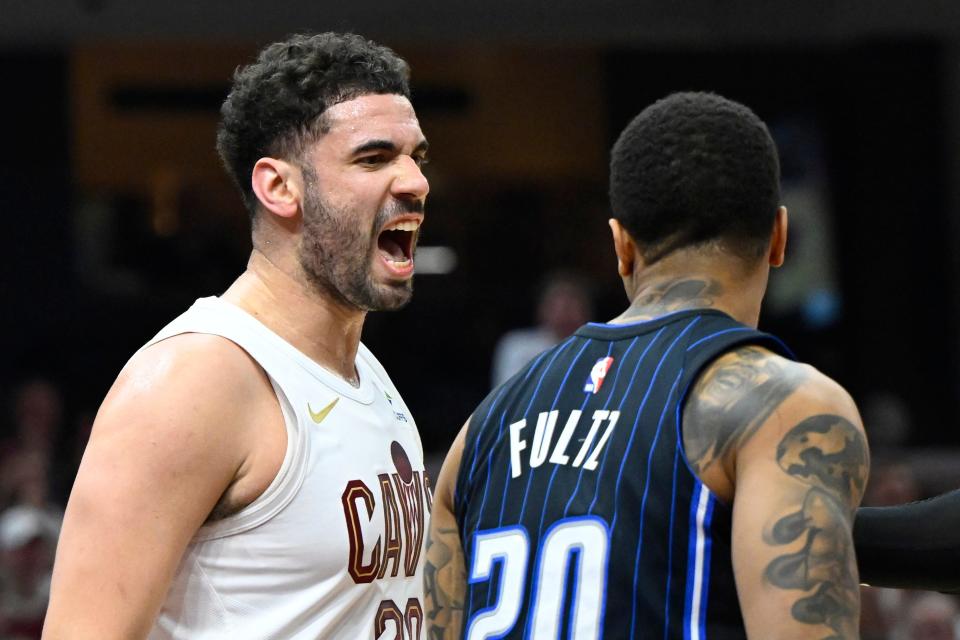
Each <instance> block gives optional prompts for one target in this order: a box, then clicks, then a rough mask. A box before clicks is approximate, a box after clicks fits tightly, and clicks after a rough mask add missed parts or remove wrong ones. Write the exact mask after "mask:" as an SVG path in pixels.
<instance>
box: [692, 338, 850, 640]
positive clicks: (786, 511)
mask: <svg viewBox="0 0 960 640" xmlns="http://www.w3.org/2000/svg"><path fill="white" fill-rule="evenodd" d="M683 428H684V442H685V445H686V448H687V451H688V457H689V458H690V460H691V463H692V465H693V466H694V469H695V470H696V471H697V473H698V474H699V475H700V477H701V479H702V480H703V481H704V483H705V484H706V485H707V486H708V487H710V489H711V490H713V491H714V493H716V494H717V495H718V496H719V497H720V498H721V499H722V500H724V501H726V502H728V503H729V502H732V503H733V532H732V546H733V568H734V574H735V579H736V582H737V592H738V595H739V598H740V603H741V609H742V611H743V616H744V622H745V624H746V627H747V633H748V635H749V637H751V638H764V639H767V638H786V637H788V638H811V639H812V638H816V639H818V640H822V639H824V638H830V639H841V638H842V639H847V638H858V637H859V635H858V631H857V627H858V621H859V606H860V605H859V589H858V577H857V568H856V562H855V558H854V552H853V542H852V525H853V514H854V510H855V509H856V507H857V505H858V504H859V502H860V499H861V497H862V494H863V489H864V486H865V483H866V478H867V472H868V469H869V456H868V452H867V446H866V439H865V437H864V435H863V428H862V425H861V423H860V418H859V415H858V413H857V410H856V407H855V406H854V404H853V402H852V400H850V398H849V396H848V395H847V394H846V392H845V391H844V390H843V389H842V388H841V387H839V386H838V385H837V384H836V383H834V382H833V381H832V380H830V379H829V378H826V377H825V376H823V375H822V374H820V373H818V372H817V371H816V370H814V369H812V368H811V367H807V366H805V365H800V364H797V363H793V362H790V361H788V360H786V359H784V358H781V357H779V356H776V355H774V354H772V353H770V352H769V351H766V350H764V349H760V348H756V347H744V348H741V349H738V350H736V351H734V352H732V353H729V354H726V355H725V356H723V357H722V358H720V359H718V360H717V361H716V362H715V363H714V364H712V365H711V366H710V367H709V368H708V369H707V370H706V371H705V372H704V374H703V375H702V376H701V379H700V381H699V382H698V384H697V385H696V386H695V388H694V390H693V392H692V394H691V396H690V398H689V399H688V402H687V406H686V410H685V413H684V424H683Z"/></svg>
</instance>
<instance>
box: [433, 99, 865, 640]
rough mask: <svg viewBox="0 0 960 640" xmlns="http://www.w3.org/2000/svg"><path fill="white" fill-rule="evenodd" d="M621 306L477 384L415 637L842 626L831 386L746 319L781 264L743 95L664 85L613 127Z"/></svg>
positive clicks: (681, 634) (843, 470)
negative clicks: (509, 372) (506, 373)
mask: <svg viewBox="0 0 960 640" xmlns="http://www.w3.org/2000/svg"><path fill="white" fill-rule="evenodd" d="M610 185H611V186H610V196H611V204H612V210H613V219H611V220H610V222H609V224H610V227H611V229H612V232H613V244H614V249H615V251H616V255H617V260H618V271H619V274H620V276H621V277H622V278H623V282H624V285H625V288H626V292H627V295H628V297H629V299H630V306H629V308H628V309H627V310H626V311H624V312H623V314H621V315H620V316H619V317H617V318H615V319H614V320H613V321H611V322H610V323H607V324H592V323H591V324H588V325H586V326H584V327H582V328H581V329H580V330H578V331H577V332H576V334H575V335H573V336H572V337H571V338H570V339H568V340H567V341H565V342H563V343H561V344H560V345H558V346H557V347H555V348H553V349H550V350H549V351H547V352H545V353H543V354H542V355H541V356H539V357H537V358H536V359H534V360H533V361H532V362H531V363H530V364H528V365H527V366H526V368H525V369H523V370H522V371H521V372H520V373H519V374H517V375H516V376H515V377H514V378H512V379H511V380H510V381H508V382H507V383H505V384H504V385H503V386H501V387H499V388H497V389H495V390H494V391H493V392H492V393H491V394H490V395H489V396H488V397H487V398H486V399H485V400H484V401H483V402H482V403H481V404H480V406H479V407H478V408H477V409H476V411H475V412H474V413H473V415H472V416H471V418H470V419H469V421H468V422H467V424H466V425H465V426H464V428H463V429H462V431H461V432H460V434H459V435H458V437H457V439H456V442H455V443H454V446H453V448H452V450H451V452H450V453H449V455H448V457H447V460H446V462H445V464H444V467H443V470H442V472H441V474H440V478H439V481H438V485H437V488H436V496H435V502H434V509H433V517H432V525H431V531H430V538H429V542H428V545H429V546H428V550H427V566H426V571H425V574H424V575H425V591H426V602H427V619H428V623H429V624H430V625H431V627H430V633H429V636H428V637H430V638H456V637H465V638H469V639H470V640H477V639H480V638H537V639H539V638H557V637H563V638H568V637H569V638H576V639H577V640H586V639H592V638H601V637H605V638H655V639H658V640H659V639H661V638H663V639H671V638H675V639H678V640H680V639H683V640H688V639H689V640H696V639H698V638H710V639H712V640H717V639H726V638H745V637H749V638H754V639H755V638H761V639H769V638H787V637H789V638H816V639H818V640H822V639H823V638H832V639H838V638H843V639H848V638H857V637H858V632H857V627H858V616H859V590H858V576H857V567H856V562H855V558H854V552H853V546H852V541H851V529H852V523H853V514H854V511H855V510H856V508H857V505H858V504H859V501H860V498H861V495H862V493H863V489H864V484H865V482H866V478H867V474H868V470H869V457H868V450H867V443H866V440H865V438H864V434H863V428H862V425H861V421H860V417H859V415H858V412H857V409H856V407H855V405H854V403H853V401H852V400H851V398H850V396H849V395H848V394H847V393H846V392H845V391H844V390H843V389H842V388H841V387H840V386H839V385H838V384H836V383H835V382H834V381H833V380H831V379H829V378H827V377H826V376H824V375H823V374H821V373H820V372H818V371H817V370H815V369H814V368H812V367H810V366H807V365H804V364H800V363H798V362H795V361H794V360H793V359H792V358H791V357H790V354H789V352H788V351H787V349H786V347H784V346H783V345H782V344H781V343H780V342H779V341H777V340H776V339H775V338H773V337H772V336H769V335H767V334H764V333H760V332H758V331H757V330H756V329H755V327H756V325H757V320H758V316H759V313H760V304H761V300H762V298H763V295H764V291H765V289H766V286H767V278H768V274H769V269H770V267H771V266H774V267H775V266H778V265H780V264H781V262H782V261H783V257H784V248H785V245H786V238H787V212H786V210H785V209H784V208H783V207H780V206H779V169H778V160H777V155H776V150H775V147H774V144H773V141H772V140H771V138H770V135H769V132H768V131H767V128H766V126H765V125H764V124H763V123H762V122H761V121H760V120H759V119H758V118H757V117H756V116H755V115H754V114H753V113H752V112H751V111H750V110H749V109H747V108H746V107H744V106H743V105H740V104H737V103H734V102H731V101H729V100H726V99H724V98H721V97H719V96H716V95H713V94H705V93H684V94H674V95H671V96H669V97H667V98H665V99H663V100H661V101H659V102H657V103H656V104H654V105H652V106H650V107H648V108H647V109H645V110H644V111H643V112H642V113H641V114H640V115H639V116H637V117H636V119H634V120H633V122H631V123H630V125H629V126H628V127H627V128H626V130H625V131H624V132H623V133H622V134H621V136H620V139H619V140H618V142H617V143H616V145H615V147H614V149H613V153H612V161H611V182H610Z"/></svg>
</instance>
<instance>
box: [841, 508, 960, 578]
mask: <svg viewBox="0 0 960 640" xmlns="http://www.w3.org/2000/svg"><path fill="white" fill-rule="evenodd" d="M853 541H854V544H855V545H856V549H857V564H858V566H859V568H860V579H861V580H862V581H863V582H865V583H866V584H869V585H873V586H876V587H892V588H898V589H931V590H937V591H952V592H960V490H957V491H952V492H950V493H947V494H944V495H941V496H937V497H936V498H931V499H930V500H924V501H923V502H911V503H910V504H905V505H900V506H896V507H867V508H862V509H859V510H858V511H857V519H856V522H855V523H854V528H853Z"/></svg>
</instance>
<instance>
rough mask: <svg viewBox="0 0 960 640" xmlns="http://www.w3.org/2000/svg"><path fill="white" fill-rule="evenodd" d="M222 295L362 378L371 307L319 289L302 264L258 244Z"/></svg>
mask: <svg viewBox="0 0 960 640" xmlns="http://www.w3.org/2000/svg"><path fill="white" fill-rule="evenodd" d="M222 297H223V299H224V300H227V301H228V302H230V303H232V304H235V305H236V306H238V307H240V308H241V309H243V310H244V311H246V312H247V313H249V314H250V315H252V316H254V317H255V318H256V319H257V320H259V321H260V322H262V323H263V324H264V325H265V326H266V327H267V328H268V329H270V330H271V331H273V332H274V333H276V334H277V335H279V336H280V337H281V338H283V339H284V340H286V341H287V342H289V343H290V344H292V345H293V346H294V347H296V348H297V349H299V350H300V351H302V352H303V353H304V354H306V355H307V356H308V357H309V358H311V359H312V360H314V361H315V362H317V363H318V364H320V365H321V366H323V367H325V368H327V369H329V370H331V371H333V372H334V373H336V374H338V375H339V376H341V377H342V378H344V379H345V380H347V381H348V382H350V383H352V384H354V385H356V384H358V383H359V380H358V377H357V370H356V366H355V361H356V357H357V348H358V347H359V344H360V333H361V331H362V330H363V321H364V318H365V317H366V312H365V311H363V310H361V309H357V308H355V307H350V306H346V305H344V304H343V302H342V301H340V300H336V299H334V298H333V297H331V296H330V295H329V294H325V293H322V292H320V291H318V290H316V288H314V287H311V286H310V284H309V283H308V282H307V281H306V278H305V277H303V276H302V274H300V273H299V270H298V269H294V268H290V267H289V266H287V268H284V265H279V264H277V263H275V262H273V261H271V260H270V259H269V258H268V257H267V256H266V255H264V254H263V253H261V252H260V251H259V250H257V249H254V250H253V253H251V254H250V261H249V262H248V263H247V270H246V271H244V272H243V274H241V275H240V277H239V278H237V280H236V281H234V283H233V284H232V285H230V288H229V289H227V291H226V292H225V293H224V294H223V296H222Z"/></svg>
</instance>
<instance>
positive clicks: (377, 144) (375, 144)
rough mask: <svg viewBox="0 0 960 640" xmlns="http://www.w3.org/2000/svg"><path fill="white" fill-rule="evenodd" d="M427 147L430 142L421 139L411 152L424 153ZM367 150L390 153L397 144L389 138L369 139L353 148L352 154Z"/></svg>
mask: <svg viewBox="0 0 960 640" xmlns="http://www.w3.org/2000/svg"><path fill="white" fill-rule="evenodd" d="M429 147H430V143H428V142H427V141H426V140H421V141H420V144H418V145H417V146H416V147H415V148H414V149H413V153H417V152H422V153H425V152H426V151H427V149H428V148H429ZM368 151H389V152H391V153H396V151H397V145H395V144H394V143H393V142H391V141H390V140H369V141H367V142H364V143H363V144H361V145H360V146H359V147H357V148H355V149H354V150H353V155H359V154H361V153H366V152H368Z"/></svg>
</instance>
